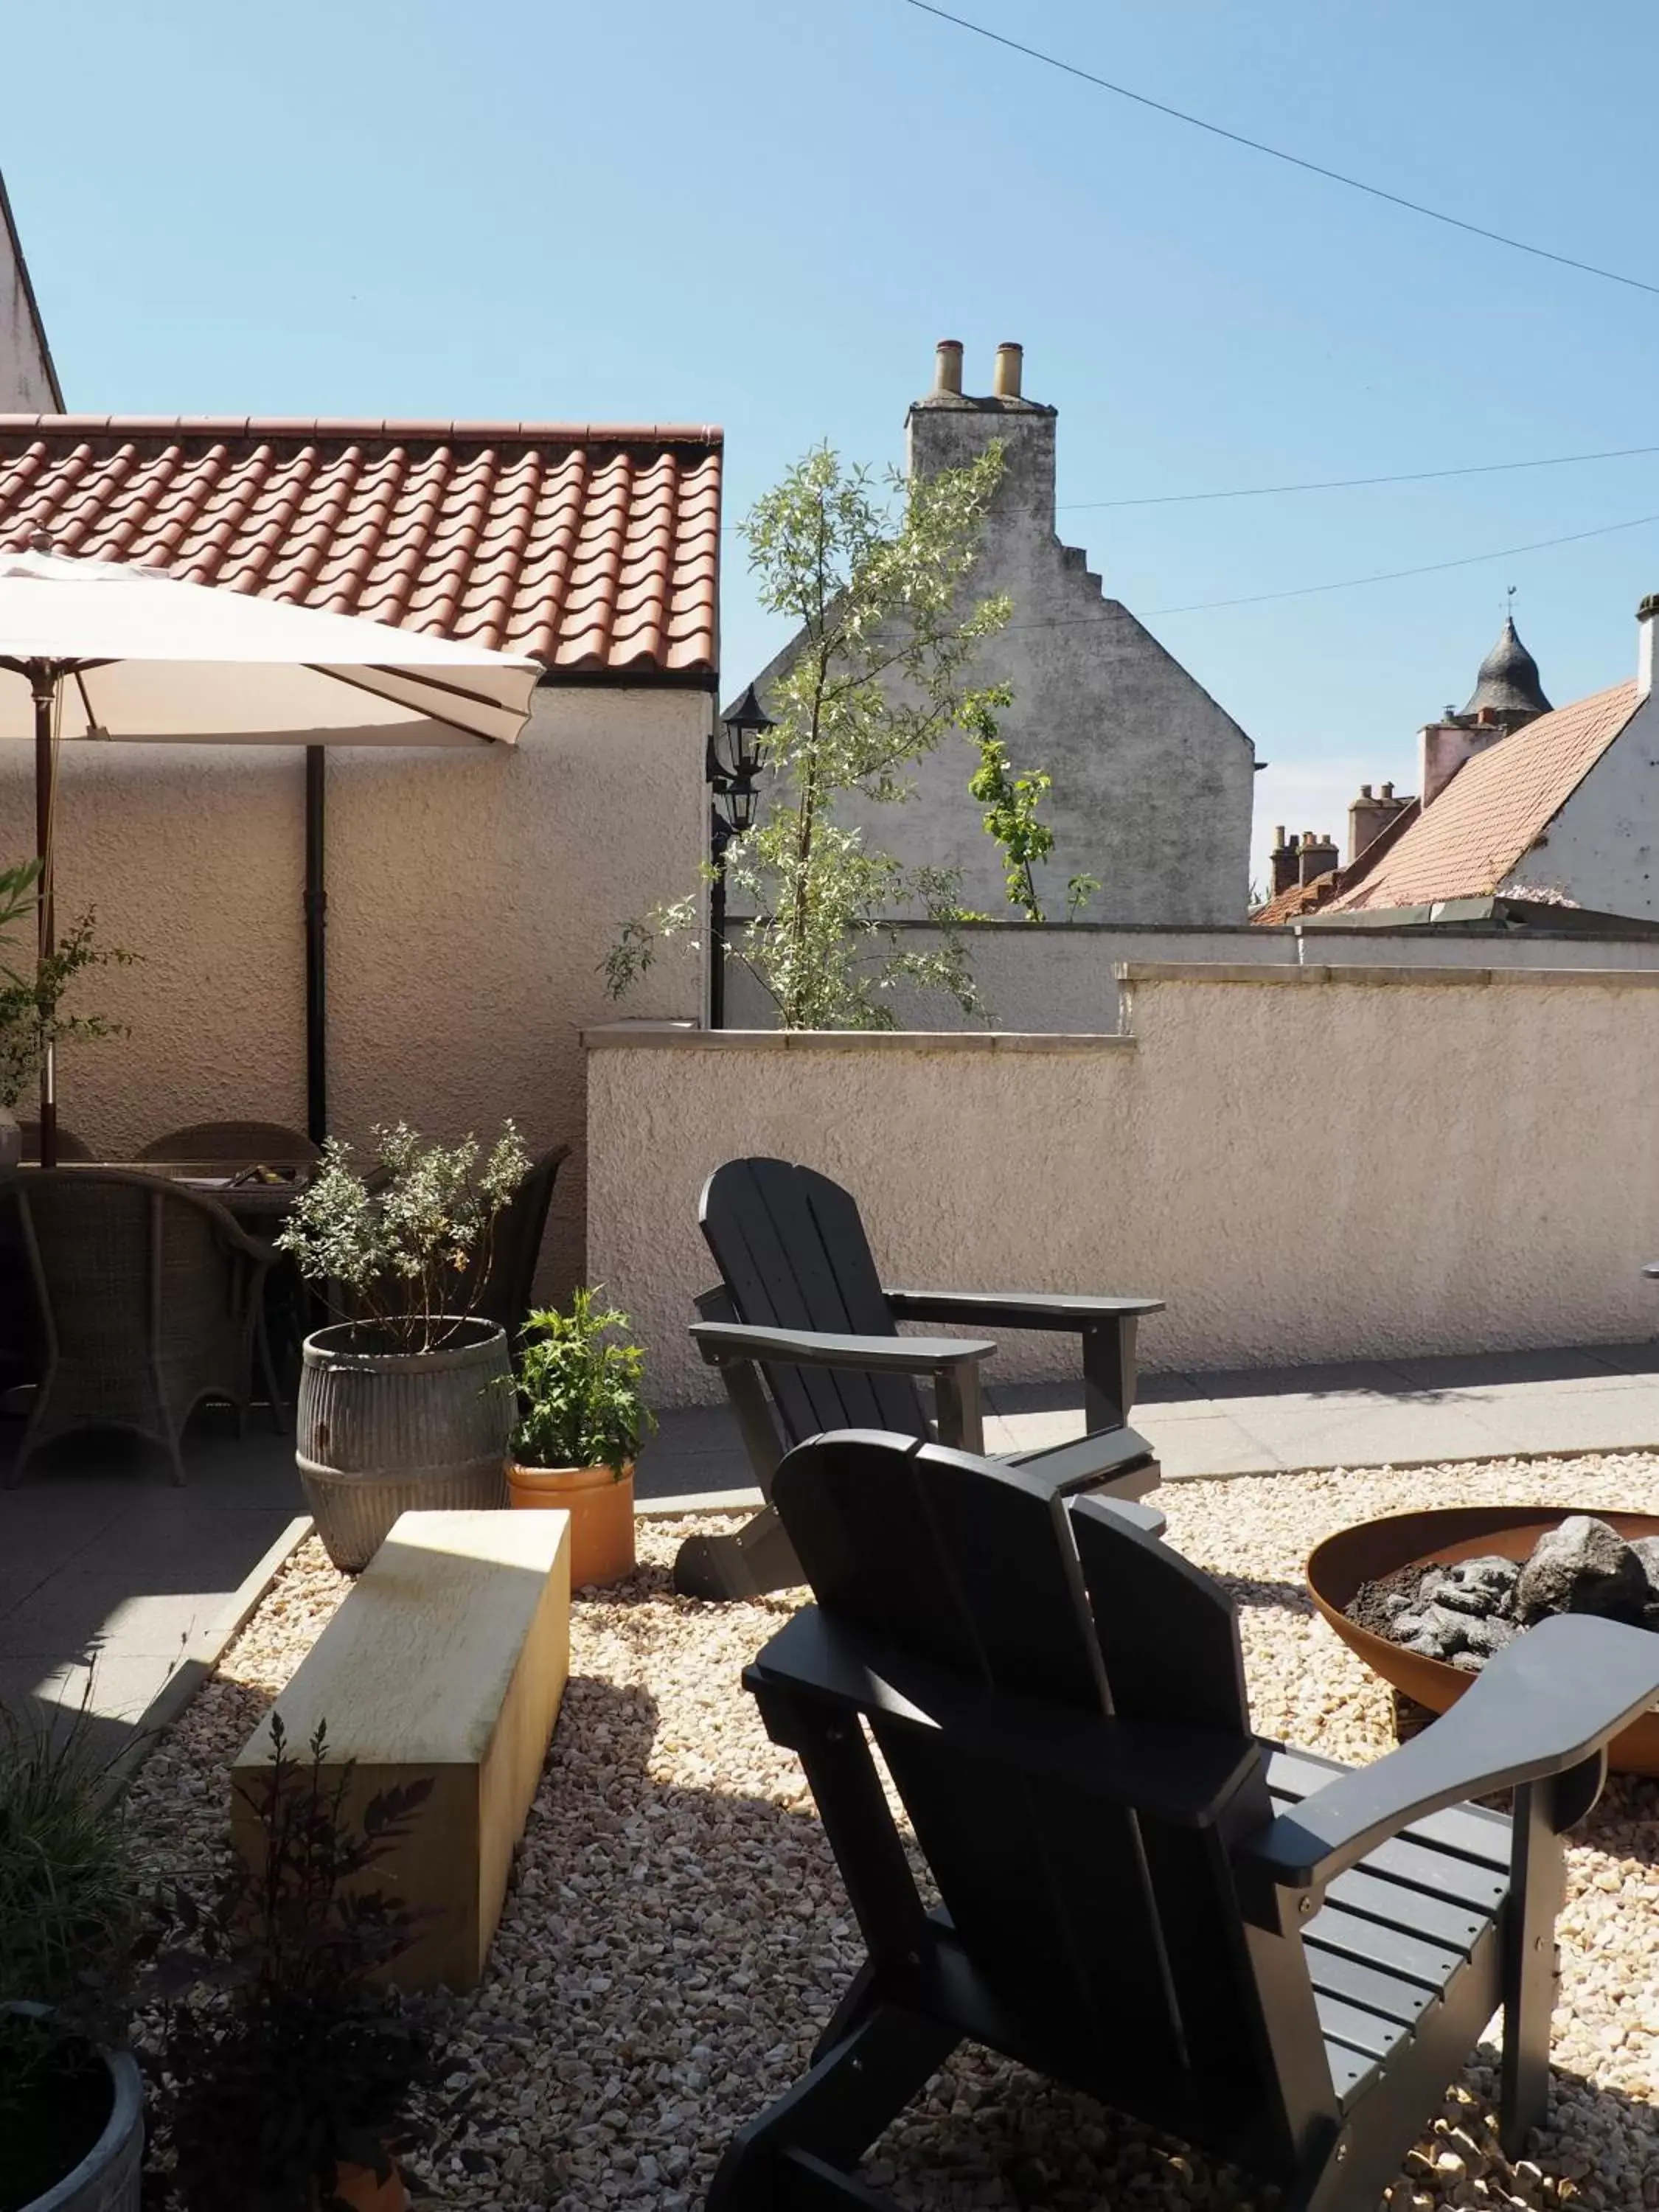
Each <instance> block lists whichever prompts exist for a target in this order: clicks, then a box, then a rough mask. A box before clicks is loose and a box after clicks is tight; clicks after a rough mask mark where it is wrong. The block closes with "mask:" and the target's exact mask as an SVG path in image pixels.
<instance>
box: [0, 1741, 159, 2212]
mask: <svg viewBox="0 0 1659 2212" xmlns="http://www.w3.org/2000/svg"><path fill="white" fill-rule="evenodd" d="M108 1782H109V1777H108V1775H107V1774H106V1772H105V1771H102V1770H101V1769H100V1766H99V1765H98V1763H97V1761H96V1760H95V1759H94V1758H93V1757H92V1756H91V1754H90V1751H89V1747H88V1742H87V1739H86V1734H85V1730H84V1728H83V1726H82V1723H81V1722H80V1721H79V1720H75V1721H72V1722H71V1723H70V1724H69V1725H67V1726H60V1728H59V1729H58V1730H57V1732H55V1733H54V1732H53V1731H52V1730H51V1729H48V1728H47V1727H46V1724H45V1723H43V1722H35V1721H27V1720H24V1719H22V1718H21V1717H18V1716H17V1715H15V1714H13V1713H10V1712H8V1711H4V1710H3V1709H0V2144H3V2146H4V2150H5V2154H4V2156H3V2157H0V2212H137V2205H138V2192H139V2163H140V2160H141V2159H142V2157H143V2144H144V2127H143V2101H142V2097H141V2085H140V2081H139V2075H138V2069H137V2066H136V2065H135V2064H134V2063H133V2059H132V2056H131V2052H130V2051H127V2050H126V2049H125V1997H126V1995H127V1990H128V1986H129V1978H128V1972H127V1969H128V1966H129V1964H130V1962H131V1956H132V1951H133V1946H134V1942H135V1939H136V1937H137V1931H138V1927H139V1923H140V1918H141V1877H140V1873H139V1869H138V1868H137V1863H136V1861H135V1857H134V1854H133V1852H132V1850H131V1846H130V1844H129V1842H128V1839H127V1837H126V1834H125V1829H124V1826H123V1824H122V1820H121V1816H120V1812H119V1809H118V1807H117V1806H116V1805H114V1804H113V1803H112V1802H111V1792H110V1790H109V1788H108Z"/></svg>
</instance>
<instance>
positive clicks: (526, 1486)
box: [507, 1460, 634, 1589]
mask: <svg viewBox="0 0 1659 2212" xmlns="http://www.w3.org/2000/svg"><path fill="white" fill-rule="evenodd" d="M507 1492H508V1495H509V1496H510V1497H511V1498H512V1501H513V1504H514V1505H519V1506H548V1505H556V1506H562V1507H563V1509H564V1510H565V1511H566V1512H568V1514H569V1516H570V1587H571V1589H584V1588H591V1587H592V1585H593V1584H595V1583H619V1582H621V1581H622V1579H623V1577H624V1576H625V1575H631V1574H632V1573H633V1571H634V1462H632V1460H630V1461H629V1463H628V1465H627V1466H626V1467H625V1468H623V1470H622V1472H621V1474H617V1470H616V1469H615V1468H610V1467H520V1466H519V1464H518V1463H517V1462H516V1461H509V1462H508V1463H507Z"/></svg>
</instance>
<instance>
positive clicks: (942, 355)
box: [933, 338, 962, 392]
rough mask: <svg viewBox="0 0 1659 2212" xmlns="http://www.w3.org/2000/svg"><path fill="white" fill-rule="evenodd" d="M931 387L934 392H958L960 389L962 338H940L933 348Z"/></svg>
mask: <svg viewBox="0 0 1659 2212" xmlns="http://www.w3.org/2000/svg"><path fill="white" fill-rule="evenodd" d="M933 389H934V391H935V392H960V391H961V389H962V340H961V339H960V338H941V339H940V340H939V343H938V345H937V346H936V347H935V348H934V349H933Z"/></svg>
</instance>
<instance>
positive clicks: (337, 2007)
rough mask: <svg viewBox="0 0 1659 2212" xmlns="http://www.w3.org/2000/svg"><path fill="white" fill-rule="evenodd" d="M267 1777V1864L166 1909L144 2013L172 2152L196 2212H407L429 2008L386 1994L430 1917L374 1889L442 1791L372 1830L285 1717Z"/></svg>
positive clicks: (176, 2184) (176, 1891) (256, 1859)
mask: <svg viewBox="0 0 1659 2212" xmlns="http://www.w3.org/2000/svg"><path fill="white" fill-rule="evenodd" d="M270 1736H271V1755H270V1766H269V1768H268V1769H267V1771H265V1772H264V1773H263V1774H262V1775H261V1776H260V1778H258V1781H257V1782H256V1783H254V1784H252V1785H251V1786H250V1785H246V1784H241V1785H239V1787H240V1789H241V1792H242V1796H243V1798H244V1801H245V1802H246V1803H247V1804H248V1805H249V1806H250V1808H252V1813H253V1815H254V1820H255V1826H256V1833H257V1839H258V1848H257V1850H251V1851H250V1852H249V1854H248V1856H247V1857H241V1856H240V1855H235V1856H233V1857H232V1860H231V1862H230V1863H229V1865H228V1868H227V1869H226V1871H225V1872H224V1874H223V1875H222V1876H221V1878H220V1881H219V1883H218V1886H217V1887H216V1889H215V1891H214V1892H213V1893H212V1895H211V1896H210V1898H209V1899H206V1900H205V1902H200V1901H198V1900H197V1899H196V1898H195V1897H194V1896H193V1895H192V1894H191V1893H190V1892H189V1891H188V1890H186V1889H185V1888H184V1887H181V1886H174V1887H173V1888H172V1889H170V1890H169V1891H167V1892H166V1893H164V1894H163V1895H162V1897H161V1898H160V1899H158V1900H157V1907H156V1917H155V1924H154V1927H153V1929H152V1932H151V1935H150V1936H149V1939H148V1941H147V1943H146V1946H145V1950H146V1955H147V1958H148V1962H149V1963H148V1970H147V1972H146V1974H145V1976H144V1978H143V1981H142V1982H141V1984H140V1990H139V1994H140V1996H141V1998H142V1999H143V2000H144V2001H145V2002H147V2003H148V2004H149V2006H150V2007H151V2008H152V2020H153V2032H152V2033H150V2034H149V2035H148V2036H147V2037H146V2039H145V2043H144V2064H145V2070H146V2073H147V2074H148V2075H149V2081H150V2087H151V2104H152V2111H153V2112H154V2116H155V2135H156V2143H157V2148H158V2149H159V2150H160V2151H161V2153H162V2154H164V2156H165V2159H166V2161H167V2172H168V2178H169V2179H170V2182H171V2185H172V2189H173V2196H174V2197H175V2199H176V2200H177V2201H178V2202H179V2203H182V2205H183V2206H184V2208H185V2212H229V2208H231V2207H235V2208H237V2212H404V2208H406V2206H407V2205H408V2203H409V2197H408V2192H407V2191H406V2190H405V2189H404V2185H403V2181H402V2179H401V2177H400V2176H399V2174H398V2168H397V2164H396V2158H395V2154H396V2153H397V2152H398V2150H399V2149H401V2148H405V2147H406V2145H407V2143H408V2142H409V2140H410V2136H411V2134H412V2124H411V2119H410V2107H411V2106H412V2104H413V2102H414V2099H415V2093H416V2090H417V2089H418V2088H419V2087H421V2086H422V2084H423V2083H424V2082H425V2081H426V2080H427V2079H428V2074H429V2070H430V2045H431V2036H430V2033H429V2029H428V2025H427V2024H426V2023H425V2022H424V2021H423V2020H422V2016H421V2015H420V2013H419V2011H418V2010H416V2009H415V2008H412V2006H411V2001H410V2000H409V1999H406V1998H403V1997H400V1996H398V1993H397V1992H396V1991H395V1990H387V1989H380V1988H376V1987H374V1976H375V1975H377V1974H379V1973H380V1972H383V1971H384V1970H385V1968H386V1966H388V1965H389V1964H390V1963H391V1962H392V1960H394V1959H395V1958H396V1957H397V1956H398V1954H399V1953H400V1952H401V1951H404V1950H405V1949H406V1948H408V1946H409V1943H410V1941H411V1940H412V1938H413V1936H415V1935H416V1933H417V1932H418V1923H419V1918H420V1916H419V1915H418V1914H416V1913H415V1912H412V1911H410V1910H408V1908H406V1907H404V1906H403V1905H399V1904H398V1902H397V1901H396V1899H394V1898H392V1897H391V1896H389V1895H388V1894H387V1893H386V1892H385V1891H384V1890H381V1889H379V1888H376V1887H373V1886H372V1882H373V1876H374V1870H375V1869H376V1868H377V1867H378V1866H379V1865H380V1863H381V1862H382V1861H383V1860H384V1859H385V1858H386V1857H387V1856H388V1855H389V1854H390V1853H391V1852H392V1851H394V1850H396V1848H397V1847H398V1845H399V1844H402V1843H403V1842H404V1840H405V1839H406V1838H407V1837H408V1835H409V1833H410V1828H411V1826H412V1825H413V1821H414V1817H415V1815H416V1814H417V1813H418V1811H419V1809H420V1808H421V1806H422V1803H423V1802H424V1801H425V1799H426V1798H427V1796H428V1795H429V1794H430V1792H431V1789H432V1784H431V1783H430V1781H429V1780H428V1781H421V1782H413V1783H410V1784H407V1785H406V1786H404V1787H403V1788H401V1789H398V1790H386V1791H385V1792H383V1793H382V1794H381V1795H380V1796H378V1797H376V1798H375V1799H374V1800H373V1802H371V1803H370V1804H369V1805H368V1808H367V1809H366V1810H365V1812H364V1814H363V1817H362V1823H361V1825H360V1826H359V1825H354V1823H353V1822H352V1821H351V1820H349V1817H348V1816H347V1814H346V1813H345V1811H344V1800H345V1796H346V1793H347V1791H348V1790H349V1787H350V1784H351V1769H350V1766H349V1765H346V1766H345V1767H343V1768H341V1769H339V1770H337V1771H335V1772H334V1773H332V1774H328V1773H325V1771H324V1767H325V1759H326V1756H327V1733H326V1730H325V1729H322V1728H319V1729H318V1730H317V1732H316V1734H315V1735H313V1737H312V1739H311V1742H310V1744H309V1746H308V1747H307V1748H308V1753H309V1756H308V1758H305V1759H302V1758H298V1757H296V1756H295V1754H294V1753H292V1752H290V1751H289V1747H288V1743H287V1740H286V1737H285V1735H284V1733H283V1725H282V1723H281V1721H280V1720H279V1719H277V1718H276V1717H273V1718H272V1720H271V1724H270Z"/></svg>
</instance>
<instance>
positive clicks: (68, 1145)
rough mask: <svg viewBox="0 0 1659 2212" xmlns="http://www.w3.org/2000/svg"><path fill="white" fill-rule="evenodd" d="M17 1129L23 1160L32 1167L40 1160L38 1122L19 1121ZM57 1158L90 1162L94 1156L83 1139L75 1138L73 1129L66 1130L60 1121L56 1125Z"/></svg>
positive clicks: (90, 1147)
mask: <svg viewBox="0 0 1659 2212" xmlns="http://www.w3.org/2000/svg"><path fill="white" fill-rule="evenodd" d="M17 1127H18V1128H19V1130H20V1131H21V1133H22V1139H23V1158H25V1159H26V1160H27V1162H28V1164H29V1165H30V1166H31V1167H33V1166H34V1165H35V1164H36V1163H37V1162H38V1161H39V1159H40V1123H39V1122H38V1121H20V1122H19V1123H18V1124H17ZM95 1157H96V1155H95V1154H94V1152H93V1149H92V1146H90V1145H89V1144H88V1142H87V1140H86V1139H85V1138H84V1137H77V1136H76V1133H75V1132H74V1130H73V1129H66V1128H65V1127H64V1125H63V1123H62V1122H61V1121H60V1122H59V1123H58V1158H59V1159H60V1160H90V1159H93V1158H95Z"/></svg>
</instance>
